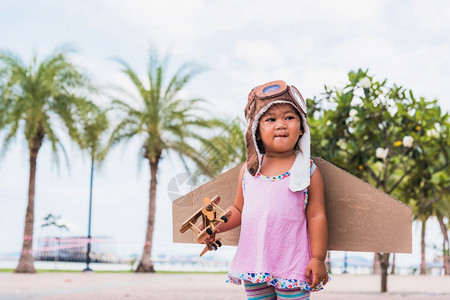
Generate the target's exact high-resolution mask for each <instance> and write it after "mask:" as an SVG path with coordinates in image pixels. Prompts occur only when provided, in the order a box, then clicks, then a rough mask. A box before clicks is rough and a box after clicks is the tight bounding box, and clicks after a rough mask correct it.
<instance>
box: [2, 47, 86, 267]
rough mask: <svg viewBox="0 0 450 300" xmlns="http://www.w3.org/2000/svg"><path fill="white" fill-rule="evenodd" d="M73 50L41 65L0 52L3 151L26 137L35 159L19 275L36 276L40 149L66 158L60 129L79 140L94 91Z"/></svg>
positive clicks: (56, 54)
mask: <svg viewBox="0 0 450 300" xmlns="http://www.w3.org/2000/svg"><path fill="white" fill-rule="evenodd" d="M68 52H69V51H68V50H65V49H60V50H56V51H55V52H54V53H53V54H52V55H50V56H48V57H47V58H45V59H43V60H42V61H38V58H37V57H36V56H35V57H34V58H33V60H32V62H31V63H30V64H29V65H26V64H25V63H24V62H23V61H22V60H21V59H20V58H19V57H17V56H15V55H14V54H12V53H10V52H5V51H2V52H0V112H1V113H2V118H1V119H2V120H1V123H2V125H3V129H4V130H5V135H4V138H3V149H2V151H3V152H4V151H6V150H7V148H8V146H9V145H10V143H11V142H12V141H13V140H14V139H15V138H16V137H17V136H18V135H19V133H22V134H23V135H24V136H25V139H26V141H27V143H28V149H29V161H30V170H29V185H28V205H27V210H26V216H25V229H24V238H23V246H22V252H21V255H20V259H19V264H18V266H17V268H16V270H15V272H18V273H31V272H35V269H34V265H33V255H32V254H33V250H32V242H33V227H34V204H35V203H34V202H35V180H36V168H37V159H38V154H39V150H40V149H41V147H42V145H43V143H44V142H46V141H49V142H50V145H51V147H52V151H53V157H54V160H55V162H56V163H58V161H59V155H58V150H59V149H61V150H62V151H63V153H64V154H65V149H64V147H63V145H62V143H61V140H60V137H59V136H58V135H59V134H60V131H59V128H60V127H61V125H63V126H64V127H65V129H66V130H67V133H68V135H69V137H70V138H71V139H72V140H75V141H78V140H79V134H78V129H77V122H78V121H79V120H78V119H77V117H76V112H77V111H78V110H79V108H80V107H82V106H83V105H84V104H85V103H86V101H85V98H84V97H81V94H82V93H84V92H87V91H91V90H92V88H91V87H90V84H89V81H88V79H87V77H86V76H84V75H83V74H82V73H81V72H79V71H78V70H77V68H76V67H75V66H74V65H73V64H72V63H70V62H69V60H68V58H67V54H68Z"/></svg>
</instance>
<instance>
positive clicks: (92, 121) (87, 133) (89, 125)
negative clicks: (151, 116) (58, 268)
mask: <svg viewBox="0 0 450 300" xmlns="http://www.w3.org/2000/svg"><path fill="white" fill-rule="evenodd" d="M80 118H81V122H80V125H81V126H80V148H81V149H82V150H84V151H86V152H87V153H88V154H89V158H90V161H91V179H90V187H89V218H88V235H87V249H86V269H84V271H92V270H91V269H90V268H89V264H90V262H91V258H90V252H91V216H92V189H93V181H94V165H95V163H97V164H98V165H101V163H102V162H103V161H104V159H105V157H106V154H107V153H108V150H109V149H108V147H107V146H104V145H103V144H102V136H103V135H104V134H105V133H106V131H107V130H108V127H109V122H108V118H107V117H106V111H104V110H102V109H100V108H99V107H98V106H97V105H95V104H94V103H92V102H90V101H87V102H86V105H85V106H83V107H81V109H80Z"/></svg>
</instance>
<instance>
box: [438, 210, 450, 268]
mask: <svg viewBox="0 0 450 300" xmlns="http://www.w3.org/2000/svg"><path fill="white" fill-rule="evenodd" d="M438 221H439V225H440V227H441V231H442V235H443V236H444V243H443V246H442V258H443V259H444V274H445V275H450V253H449V252H450V250H449V247H450V244H449V241H448V233H447V226H446V225H445V223H444V219H443V218H442V217H439V218H438Z"/></svg>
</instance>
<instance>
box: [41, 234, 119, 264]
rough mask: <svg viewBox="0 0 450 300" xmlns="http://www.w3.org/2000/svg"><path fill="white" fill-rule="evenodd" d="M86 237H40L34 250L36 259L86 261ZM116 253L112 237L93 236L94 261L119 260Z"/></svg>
mask: <svg viewBox="0 0 450 300" xmlns="http://www.w3.org/2000/svg"><path fill="white" fill-rule="evenodd" d="M87 242H88V239H87V238H86V237H79V236H73V237H62V238H59V237H40V238H39V239H38V246H37V249H35V250H34V258H35V260H42V261H67V262H84V261H86V252H87ZM115 253H116V241H115V240H114V239H113V238H112V237H92V238H91V252H90V257H91V262H92V263H116V262H119V258H117V255H116V254H115Z"/></svg>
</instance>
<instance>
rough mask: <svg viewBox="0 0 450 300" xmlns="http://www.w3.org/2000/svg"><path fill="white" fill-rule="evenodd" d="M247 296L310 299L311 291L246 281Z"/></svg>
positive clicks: (268, 299) (254, 299)
mask: <svg viewBox="0 0 450 300" xmlns="http://www.w3.org/2000/svg"><path fill="white" fill-rule="evenodd" d="M244 286H245V292H246V293H247V298H248V299H252V300H276V299H289V300H309V294H310V293H309V292H307V291H302V290H300V288H296V289H280V288H276V287H273V286H271V285H267V283H252V282H250V281H244Z"/></svg>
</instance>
